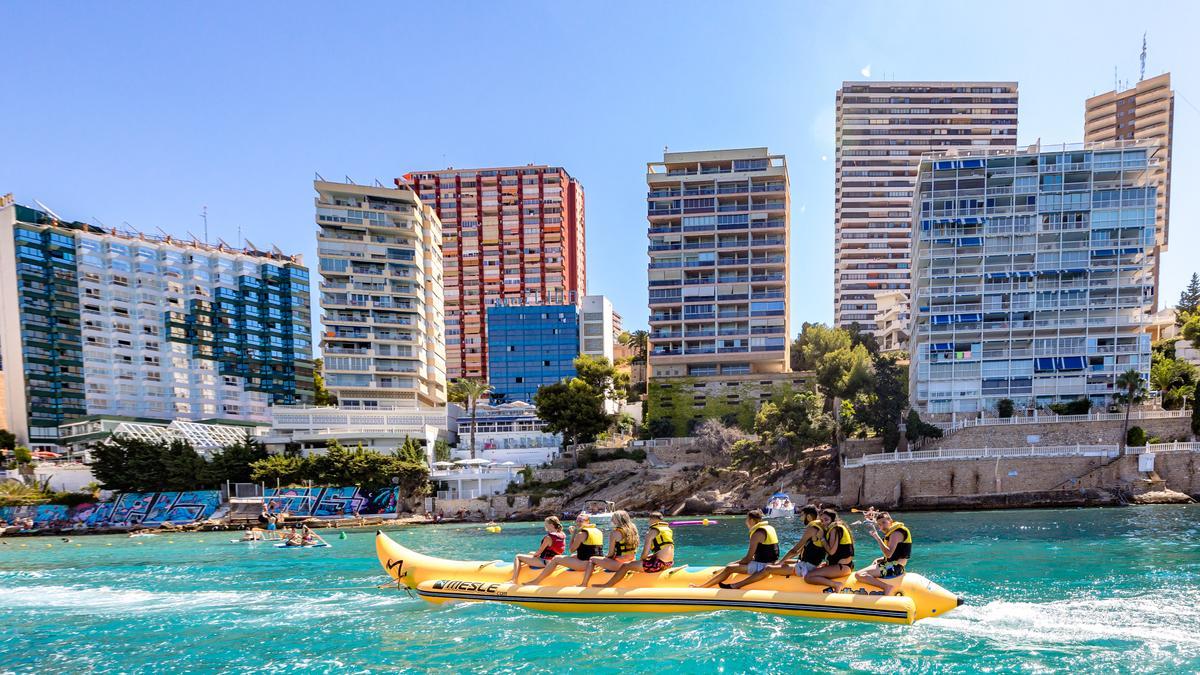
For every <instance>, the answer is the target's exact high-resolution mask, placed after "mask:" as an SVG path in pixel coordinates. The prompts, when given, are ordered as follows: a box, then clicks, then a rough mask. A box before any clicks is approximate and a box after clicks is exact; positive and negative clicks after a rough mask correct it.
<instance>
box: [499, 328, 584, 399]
mask: <svg viewBox="0 0 1200 675" xmlns="http://www.w3.org/2000/svg"><path fill="white" fill-rule="evenodd" d="M487 322H488V381H489V382H490V383H491V385H492V389H493V390H494V392H495V393H496V394H503V395H504V400H506V401H528V402H532V401H533V395H534V394H536V393H537V390H538V387H541V386H543V385H547V384H554V383H555V382H559V381H561V380H562V379H563V378H567V377H573V376H574V375H575V364H574V361H575V357H576V356H578V355H579V308H578V307H577V306H576V305H524V306H523V305H493V306H492V307H489V308H488V314H487Z"/></svg>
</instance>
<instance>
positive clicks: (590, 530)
mask: <svg viewBox="0 0 1200 675" xmlns="http://www.w3.org/2000/svg"><path fill="white" fill-rule="evenodd" d="M579 529H581V530H583V531H584V532H586V533H587V538H586V539H584V540H583V543H584V544H587V545H588V546H604V532H602V531H600V528H598V527H596V526H595V525H583V526H581V527H580V528H579Z"/></svg>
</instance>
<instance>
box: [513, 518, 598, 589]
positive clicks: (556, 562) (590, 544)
mask: <svg viewBox="0 0 1200 675" xmlns="http://www.w3.org/2000/svg"><path fill="white" fill-rule="evenodd" d="M575 525H576V527H575V533H574V534H573V535H572V536H571V544H570V546H569V548H568V549H567V550H568V551H569V552H570V555H558V556H554V557H553V558H551V559H550V560H549V561H548V562H547V563H546V567H545V568H543V569H542V573H541V574H539V575H537V577H535V578H534V579H533V580H532V581H530V582H529V583H530V584H534V585H537V584H540V583H542V582H543V581H545V580H546V577H548V576H550V575H551V574H552V573H553V572H554V570H556V569H558V568H559V567H566V568H567V569H571V570H575V571H576V572H582V571H583V570H584V569H586V568H587V566H588V564H590V563H591V561H592V558H594V557H596V556H598V555H601V554H602V553H604V533H603V532H601V531H600V528H598V527H596V526H595V525H593V524H592V520H591V518H590V517H589V516H588V514H586V513H580V514H579V515H577V516H575Z"/></svg>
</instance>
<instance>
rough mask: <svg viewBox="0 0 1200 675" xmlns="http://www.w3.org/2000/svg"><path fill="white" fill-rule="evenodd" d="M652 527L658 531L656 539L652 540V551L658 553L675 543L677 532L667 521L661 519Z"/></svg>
mask: <svg viewBox="0 0 1200 675" xmlns="http://www.w3.org/2000/svg"><path fill="white" fill-rule="evenodd" d="M650 527H652V528H654V530H655V531H656V532H657V534H656V535H654V539H652V540H651V541H650V552H651V553H658V552H659V551H661V550H663V549H664V548H666V547H668V546H674V545H675V533H674V532H672V531H671V526H670V525H668V524H667V523H666V521H661V520H660V521H659V522H657V523H654V524H653V525H651V526H650Z"/></svg>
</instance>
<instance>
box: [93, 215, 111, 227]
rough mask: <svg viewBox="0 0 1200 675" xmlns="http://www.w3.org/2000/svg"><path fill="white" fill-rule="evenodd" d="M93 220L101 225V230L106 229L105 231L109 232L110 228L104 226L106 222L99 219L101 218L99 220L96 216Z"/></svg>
mask: <svg viewBox="0 0 1200 675" xmlns="http://www.w3.org/2000/svg"><path fill="white" fill-rule="evenodd" d="M92 220H94V221H96V222H97V223H100V228H101V229H104V230H107V229H108V226H107V225H105V224H104V221H102V220H100V219H99V218H97V217H96V216H92Z"/></svg>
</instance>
